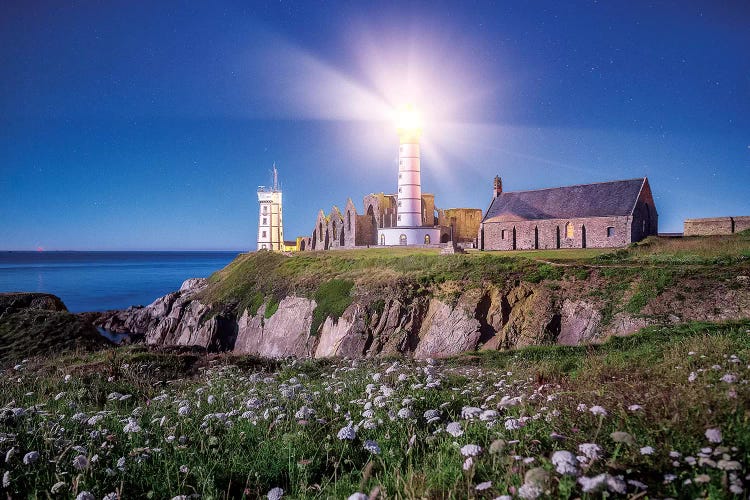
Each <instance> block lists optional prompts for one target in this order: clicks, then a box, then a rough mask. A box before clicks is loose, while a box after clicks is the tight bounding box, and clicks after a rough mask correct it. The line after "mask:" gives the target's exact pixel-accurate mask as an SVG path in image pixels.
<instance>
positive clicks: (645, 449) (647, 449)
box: [641, 446, 654, 455]
mask: <svg viewBox="0 0 750 500" xmlns="http://www.w3.org/2000/svg"><path fill="white" fill-rule="evenodd" d="M653 454H654V449H653V448H652V447H651V446H643V447H642V448H641V455H653Z"/></svg>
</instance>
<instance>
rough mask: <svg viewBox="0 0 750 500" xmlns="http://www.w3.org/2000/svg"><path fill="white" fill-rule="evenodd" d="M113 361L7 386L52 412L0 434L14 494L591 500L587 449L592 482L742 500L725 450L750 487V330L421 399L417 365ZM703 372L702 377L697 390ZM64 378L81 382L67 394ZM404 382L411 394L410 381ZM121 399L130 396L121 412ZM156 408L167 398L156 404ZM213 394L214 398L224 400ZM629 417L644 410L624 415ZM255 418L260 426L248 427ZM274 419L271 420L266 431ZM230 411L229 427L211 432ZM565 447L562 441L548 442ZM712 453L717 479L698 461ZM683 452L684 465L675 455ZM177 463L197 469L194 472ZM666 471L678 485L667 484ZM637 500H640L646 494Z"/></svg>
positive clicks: (689, 336)
mask: <svg viewBox="0 0 750 500" xmlns="http://www.w3.org/2000/svg"><path fill="white" fill-rule="evenodd" d="M116 352H117V354H116V355H113V354H111V353H110V354H109V355H105V354H103V353H95V354H89V355H87V356H86V357H84V358H80V357H77V356H70V355H63V356H61V357H57V358H53V359H47V360H42V361H32V362H30V363H28V364H27V365H26V367H25V368H24V369H22V370H21V371H12V372H6V373H4V374H3V376H2V377H0V391H1V392H2V394H3V402H4V404H5V406H6V408H8V407H14V406H17V407H23V408H29V407H31V406H32V405H42V406H41V408H42V411H41V412H40V413H37V414H33V415H27V416H25V417H18V418H14V417H9V416H8V414H7V413H6V414H5V416H4V417H3V419H2V420H0V432H2V433H8V434H3V435H5V436H13V437H11V438H10V439H9V440H7V439H6V440H5V441H4V442H3V443H2V444H1V445H0V452H2V453H4V452H6V451H7V449H9V448H11V447H15V448H16V449H17V453H16V456H15V457H14V458H12V459H10V460H9V461H8V462H7V463H6V464H3V465H2V469H3V471H9V477H10V488H9V492H10V493H16V494H22V493H29V492H32V491H35V492H37V495H39V496H45V495H46V493H45V492H48V491H49V490H50V488H51V486H52V485H53V484H54V483H56V482H57V481H62V482H63V483H64V485H63V486H62V490H61V491H62V492H63V493H64V494H65V495H69V494H70V493H71V492H72V493H73V495H75V493H77V492H79V491H82V490H89V491H92V492H94V493H96V496H97V497H101V496H103V495H104V494H106V493H108V492H110V491H120V492H121V494H123V495H124V496H125V497H128V498H136V497H144V496H146V495H152V496H153V498H171V497H172V496H174V495H178V494H191V493H198V494H200V495H202V496H203V498H225V497H226V496H230V497H240V496H242V495H243V493H244V494H245V495H247V497H249V498H255V497H256V496H259V495H264V494H265V492H266V491H268V490H269V489H270V488H272V487H277V486H278V487H282V488H283V489H284V490H286V492H287V495H288V497H290V498H346V497H347V496H348V495H350V494H351V493H353V492H355V491H363V492H365V493H368V492H370V491H372V490H373V489H375V488H379V489H380V491H381V492H382V493H383V494H385V495H387V496H388V497H389V498H391V497H401V498H405V497H406V498H413V497H430V498H442V497H458V498H466V497H473V496H476V497H481V498H492V497H494V496H496V495H499V494H504V493H508V492H509V490H510V488H511V487H516V488H517V487H519V486H520V485H521V484H522V483H523V480H524V479H523V478H524V474H525V472H526V471H527V470H528V469H530V468H532V467H536V466H540V467H543V468H544V469H546V470H547V471H550V472H551V475H552V476H553V481H552V482H551V485H550V493H551V495H552V496H553V497H561V498H567V497H571V498H572V497H575V496H579V495H581V490H580V486H579V485H577V484H576V482H575V479H574V478H571V477H566V476H562V475H559V474H557V473H555V472H554V467H553V465H552V464H551V463H550V456H551V454H552V453H553V451H555V450H569V451H572V452H573V453H574V454H576V453H578V452H577V447H578V445H579V444H581V443H596V444H598V445H599V446H601V448H602V450H601V455H602V458H601V459H599V460H597V461H595V462H594V463H593V464H592V465H591V466H589V467H585V468H584V469H585V470H582V471H581V472H582V473H583V474H585V475H587V476H589V477H591V476H593V475H595V474H599V473H602V472H608V473H610V474H612V475H623V476H624V477H625V478H626V479H634V480H637V481H640V482H643V483H645V484H647V485H648V488H649V494H650V495H652V496H653V495H657V496H659V495H662V496H663V495H666V496H685V497H691V498H692V497H697V496H705V495H710V496H711V498H730V497H732V495H731V494H730V492H729V490H728V487H729V485H730V480H731V476H730V475H729V473H727V472H725V471H723V470H720V469H718V468H717V467H716V462H718V460H720V459H722V453H725V454H726V455H728V456H729V458H731V460H734V461H738V462H739V466H740V468H741V469H740V470H739V471H737V473H738V474H739V475H740V477H744V476H745V475H746V474H747V473H748V468H747V464H748V461H749V460H750V417H749V416H748V413H747V408H750V384H748V383H747V382H748V380H749V379H750V322H748V321H744V322H737V323H731V324H726V325H705V324H688V325H682V326H677V327H670V328H651V329H647V330H645V331H643V332H641V333H639V334H636V335H633V336H630V337H626V338H613V339H610V340H609V341H607V342H606V343H604V344H601V345H598V346H588V347H534V348H526V349H522V350H518V351H510V352H503V353H498V352H487V353H482V354H480V355H466V356H460V357H457V358H454V359H449V360H444V361H441V362H438V363H437V364H436V365H435V366H434V367H433V368H431V369H429V370H427V371H428V372H429V373H431V377H432V379H433V380H434V379H439V380H440V381H441V384H440V385H439V386H438V387H434V388H431V389H428V388H426V387H425V386H424V383H425V382H427V381H429V379H428V378H426V376H425V371H424V368H425V365H424V364H423V363H419V364H417V363H412V362H409V361H407V360H402V361H401V363H402V364H401V365H400V366H399V367H398V368H396V369H395V371H392V372H388V371H386V368H387V367H388V366H390V365H391V362H390V361H388V362H385V363H383V362H382V361H375V360H371V361H360V362H356V363H351V362H346V361H340V360H339V361H333V360H317V361H305V362H301V363H300V362H297V363H294V362H282V363H278V362H263V361H259V360H254V359H252V358H239V357H232V356H216V357H214V358H210V359H209V358H204V357H198V356H194V355H174V354H158V353H148V352H144V351H143V350H142V348H137V347H135V348H133V347H131V348H124V349H120V350H118V351H116ZM733 356H734V357H733ZM691 372H693V373H696V374H697V380H695V381H694V382H692V383H691V382H688V378H689V375H690V374H691ZM253 373H261V376H260V377H254V376H252V374H253ZM375 373H379V374H380V377H381V378H380V380H379V381H378V382H377V383H376V385H375V386H374V387H375V392H374V393H373V394H372V395H370V396H368V395H367V391H366V386H367V384H371V383H373V375H374V374H375ZM727 373H731V374H733V375H735V376H736V377H737V380H736V381H735V383H727V382H722V381H721V380H720V379H721V378H722V377H723V376H724V375H725V374H727ZM66 374H70V375H72V378H71V380H70V381H68V382H65V381H64V376H65V375H66ZM401 374H403V375H405V377H406V379H405V380H404V381H399V380H398V376H399V375H401ZM268 377H270V378H268ZM417 383H418V384H422V385H414V384H417ZM499 383H500V384H499ZM381 384H382V385H386V386H389V387H392V388H393V389H394V390H395V393H394V394H393V395H391V396H389V397H386V398H385V401H386V402H385V406H384V407H382V408H381V407H378V406H375V407H374V418H375V419H376V420H378V419H380V424H379V425H378V426H377V427H376V428H375V429H371V430H367V429H365V428H364V427H361V428H360V429H359V430H358V431H357V437H356V439H355V440H354V441H341V440H339V439H337V437H336V434H337V432H338V431H339V429H340V428H341V427H343V426H344V425H345V424H346V418H345V415H346V413H347V412H349V413H350V414H351V416H352V418H353V420H354V422H355V423H357V422H360V421H362V420H363V418H362V417H361V414H362V412H363V403H364V402H365V401H366V400H368V401H373V397H374V396H375V395H377V394H379V393H380V391H379V389H378V388H379V387H380V386H381ZM292 386H294V387H293V390H291V391H290V389H291V388H292ZM115 391H116V392H118V393H121V394H129V395H132V397H130V398H129V399H124V400H122V401H118V400H112V399H108V397H107V396H108V395H109V394H110V393H112V392H115ZM160 394H166V396H165V398H164V399H163V400H158V398H157V399H155V398H156V397H157V396H159V395H160ZM55 395H59V396H58V397H55ZM505 395H507V396H511V397H516V396H520V397H521V398H522V399H521V401H520V403H519V404H517V405H514V406H509V407H507V408H506V409H505V410H501V411H500V415H499V417H498V422H497V423H496V424H495V425H492V426H489V425H487V423H486V422H483V421H480V420H474V421H467V420H462V418H461V409H462V407H464V406H483V407H485V408H490V409H491V408H496V407H497V403H498V402H499V401H500V399H501V398H502V396H505ZM209 396H212V397H214V398H216V399H215V401H214V402H213V403H209V402H208V398H209ZM252 398H257V399H258V400H260V407H259V408H253V406H252V404H248V403H247V402H248V401H250V400H251V399H252ZM404 398H408V399H411V401H412V402H411V403H410V404H407V406H408V407H409V408H410V409H411V411H412V413H413V415H414V416H413V417H409V418H404V419H402V418H397V419H395V420H393V421H392V420H391V419H390V418H389V417H388V415H387V412H388V411H389V410H390V411H393V412H397V411H398V410H399V409H400V408H402V407H403V406H404V403H403V400H404ZM488 398H489V399H488ZM185 402H188V403H189V405H190V407H191V412H190V415H188V416H180V415H178V408H179V407H180V406H184V405H185ZM580 404H584V405H586V407H591V406H592V405H600V406H602V407H604V408H605V409H606V411H607V416H605V417H597V416H595V415H592V414H591V413H590V412H589V411H580V410H578V409H577V408H578V405H580ZM632 404H639V405H641V406H642V409H641V410H637V411H634V410H628V406H630V405H632ZM303 406H306V407H309V408H312V409H314V410H315V412H316V414H315V416H314V417H308V418H307V421H308V423H307V424H305V425H303V424H301V423H299V422H298V420H299V418H297V417H295V413H296V412H297V411H298V410H299V409H300V408H301V407H303ZM337 406H338V407H339V408H337ZM248 408H253V409H252V412H253V415H252V416H249V418H242V416H241V415H242V413H243V412H246V411H248ZM438 408H439V409H440V410H441V416H440V420H439V422H435V423H432V424H428V423H426V421H425V419H424V418H423V417H422V414H423V412H424V411H426V410H427V409H438ZM102 411H104V413H101V414H102V416H103V418H102V420H101V421H100V422H98V423H96V424H93V425H89V424H86V423H78V422H77V421H75V420H74V419H73V415H74V414H77V413H78V414H81V413H82V414H84V415H85V416H86V418H88V417H91V416H93V415H95V414H97V413H98V412H102ZM266 411H268V415H269V418H268V419H264V418H263V415H264V413H265V412H266ZM217 412H219V413H221V414H222V415H223V416H221V417H211V415H214V414H216V413H217ZM227 415H229V416H227ZM537 415H538V416H539V418H537V417H536V416H537ZM524 416H525V417H532V418H531V419H530V420H528V421H527V422H526V424H525V426H523V427H522V428H520V429H516V430H507V429H506V426H505V425H504V422H505V421H507V420H508V419H510V418H514V419H518V418H521V417H524ZM128 418H134V419H135V420H134V421H135V422H136V423H137V424H138V427H140V430H139V431H138V432H136V433H132V434H126V433H125V432H124V424H125V423H126V422H127V419H128ZM162 419H163V420H162ZM316 419H323V420H319V421H318V420H316ZM451 421H459V422H461V424H462V427H463V429H464V432H465V433H464V435H463V436H459V437H452V436H450V435H448V434H447V433H445V432H437V433H436V432H435V431H436V430H439V429H442V428H444V427H445V425H446V424H447V423H448V422H451ZM227 422H229V424H228V423H227ZM230 424H231V425H230ZM61 427H62V428H64V429H65V430H62V429H61ZM708 428H720V429H721V432H722V434H723V441H722V443H721V445H715V444H711V443H709V442H708V441H707V439H706V437H705V436H704V432H705V430H706V429H708ZM92 431H95V432H94V433H92ZM614 431H625V432H628V433H629V434H630V435H631V436H632V437H633V439H634V440H635V444H634V445H625V444H618V443H615V442H614V441H613V440H612V438H611V437H610V434H611V433H612V432H614ZM97 432H100V433H99V434H97ZM552 432H556V433H558V434H562V435H564V436H566V438H565V439H562V440H558V439H552V438H551V437H550V436H551V433H552ZM105 436H106V437H105ZM169 436H175V437H176V438H177V439H176V440H175V441H170V440H169V439H167V438H168V437H169ZM181 436H183V440H182V442H180V439H179V438H180V437H181ZM412 436H414V441H413V444H412V445H409V441H410V438H411V437H412ZM365 440H374V441H376V442H377V443H378V444H379V446H380V448H381V453H380V454H379V455H377V456H372V455H370V454H369V453H367V452H366V451H365V450H364V449H363V443H364V441H365ZM498 440H502V442H503V443H504V446H503V448H502V450H500V451H498V452H497V453H492V452H490V448H491V443H493V442H496V445H495V451H497V448H498V445H500V444H501V443H500V442H499V441H498ZM103 442H104V443H107V446H106V447H102V443H103ZM469 443H471V444H477V445H479V446H481V447H482V448H483V450H484V451H483V453H482V454H481V455H480V456H479V457H477V458H476V460H475V465H474V466H473V467H472V468H471V469H470V470H468V471H464V470H463V469H462V463H463V460H464V458H463V457H462V456H461V454H460V452H459V448H460V447H461V446H464V445H465V444H469ZM73 446H82V447H84V448H79V449H78V451H76V450H75V449H73V448H71V447H73ZM645 446H651V447H653V448H654V453H653V455H643V454H641V452H640V451H639V450H640V448H641V447H645ZM707 446H708V447H711V452H709V453H708V455H709V456H710V457H712V460H713V461H714V464H715V465H714V466H711V465H704V466H697V465H696V466H691V465H689V463H687V462H686V461H685V457H687V456H693V457H698V455H697V454H698V453H700V449H701V448H704V447H707ZM717 446H725V448H724V449H721V450H719V449H718V448H717ZM714 449H716V450H718V456H717V455H715V454H714V453H713V452H714ZM31 450H36V451H38V452H39V453H40V455H41V457H40V459H39V461H38V462H36V463H35V464H34V465H33V466H28V465H24V464H23V463H22V461H21V457H23V455H24V454H25V453H26V452H28V451H31ZM81 450H82V451H81ZM670 451H678V452H680V453H681V457H680V458H678V459H673V458H670V457H669V452H670ZM79 454H83V455H84V456H86V457H87V458H91V457H92V456H93V455H94V454H98V456H99V460H98V462H97V463H95V464H93V465H92V466H90V467H88V468H85V469H83V470H76V469H75V468H74V466H73V458H74V457H75V456H76V455H79ZM120 457H125V458H124V463H125V467H124V470H122V471H121V470H119V469H118V468H117V465H116V464H117V460H118V459H119V458H120ZM514 457H520V458H519V459H516V458H514ZM522 458H528V459H532V458H533V462H531V463H529V464H526V463H524V461H523V460H520V459H522ZM675 460H676V462H677V463H678V465H674V464H673V461H675ZM181 466H185V467H186V470H187V472H180V467H181ZM107 468H110V469H111V470H112V474H111V475H110V474H109V473H108V472H107ZM1 472H2V471H0V473H1ZM666 473H669V474H674V475H675V476H676V479H675V480H674V481H673V482H671V483H669V484H665V483H664V481H663V479H664V474H666ZM700 474H706V478H705V479H706V480H707V482H706V483H700V484H698V483H693V484H690V485H684V484H683V481H685V480H686V479H691V480H694V479H695V478H696V477H699V475H700ZM483 481H492V483H493V485H492V487H491V488H490V489H489V490H487V491H485V492H483V493H479V492H477V491H476V490H474V485H476V484H478V483H480V482H483ZM629 492H631V493H636V490H635V487H633V486H630V487H629ZM584 497H585V495H584Z"/></svg>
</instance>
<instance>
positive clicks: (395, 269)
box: [202, 231, 750, 317]
mask: <svg viewBox="0 0 750 500" xmlns="http://www.w3.org/2000/svg"><path fill="white" fill-rule="evenodd" d="M748 275H750V231H745V232H743V233H740V234H737V235H732V236H721V237H712V238H680V239H671V238H654V237H652V238H648V239H646V240H644V241H643V242H641V243H638V244H634V245H631V246H630V247H628V248H623V249H614V250H613V249H576V250H540V251H517V252H478V251H471V252H469V253H468V254H464V255H461V254H457V255H440V254H439V251H438V250H435V249H411V248H387V249H383V248H372V249H367V250H342V251H327V252H306V253H301V254H294V255H291V256H285V255H281V254H277V253H271V252H256V253H249V254H243V255H240V256H239V257H237V258H236V259H235V260H234V261H233V262H232V263H230V264H229V265H228V266H227V267H226V268H224V269H223V270H221V271H219V272H217V273H215V274H214V275H213V276H211V278H210V286H209V288H208V289H207V290H206V292H205V293H204V294H203V297H202V299H203V300H204V301H206V302H209V303H212V304H223V305H228V306H229V307H231V308H235V309H237V310H238V311H242V310H244V309H245V308H248V309H249V310H250V312H251V313H255V311H257V309H258V308H259V307H260V305H261V304H263V303H264V302H266V303H267V304H268V306H267V308H266V314H267V316H270V314H272V313H273V312H274V311H275V310H276V309H275V307H276V306H278V301H279V300H281V299H282V298H283V297H285V296H287V295H302V296H307V297H310V298H315V299H316V301H318V302H319V303H320V302H321V301H322V302H323V304H321V306H320V310H319V311H317V313H318V316H320V317H324V316H326V315H331V316H333V317H337V316H340V315H341V313H343V310H344V309H345V308H346V306H347V305H348V304H349V303H351V301H352V300H353V299H354V298H355V297H358V298H363V299H364V301H365V302H367V301H368V300H374V301H377V300H380V298H381V297H382V294H383V292H384V291H386V292H388V290H390V291H391V292H393V291H394V290H398V291H399V292H400V293H404V294H405V295H406V296H407V297H409V296H417V295H430V296H436V297H438V298H441V299H445V300H447V301H449V302H450V301H453V300H455V299H456V298H457V297H458V295H460V293H462V292H463V291H465V290H467V289H471V288H475V287H480V286H483V285H488V284H490V285H494V286H498V287H500V288H503V287H507V286H510V285H514V284H518V283H523V282H527V283H534V284H537V283H540V282H546V283H547V286H548V287H549V288H550V289H552V290H553V291H555V290H558V289H561V292H560V293H565V291H566V290H571V289H577V290H579V291H580V290H581V289H583V290H587V292H588V293H589V295H590V297H591V298H592V299H594V300H598V301H599V302H600V303H601V304H602V308H603V314H604V315H605V317H611V316H613V315H614V314H615V313H616V312H618V311H626V312H628V313H631V314H639V313H641V311H642V310H643V308H644V307H645V306H646V305H647V303H648V302H649V301H650V300H652V299H654V298H656V297H657V296H659V295H660V294H661V293H662V292H664V291H665V290H666V289H668V288H669V287H670V286H672V285H674V284H675V283H679V284H680V286H682V287H683V288H684V289H683V290H682V292H684V293H685V294H701V293H702V292H704V291H705V290H707V289H711V288H712V287H714V286H715V285H716V284H717V283H729V284H728V285H727V286H729V287H736V286H743V285H742V283H739V282H733V281H732V280H734V279H735V278H736V277H737V276H748ZM682 292H681V293H682ZM678 299H679V296H678Z"/></svg>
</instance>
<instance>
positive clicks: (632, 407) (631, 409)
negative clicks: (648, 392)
mask: <svg viewBox="0 0 750 500" xmlns="http://www.w3.org/2000/svg"><path fill="white" fill-rule="evenodd" d="M642 409H643V406H641V405H630V406H628V410H630V411H640V410H642Z"/></svg>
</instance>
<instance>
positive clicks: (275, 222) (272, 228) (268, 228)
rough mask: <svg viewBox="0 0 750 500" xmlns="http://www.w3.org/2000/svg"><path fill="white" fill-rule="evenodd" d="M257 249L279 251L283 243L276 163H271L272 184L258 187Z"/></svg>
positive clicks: (279, 190) (279, 189)
mask: <svg viewBox="0 0 750 500" xmlns="http://www.w3.org/2000/svg"><path fill="white" fill-rule="evenodd" d="M258 204H259V205H260V208H259V211H258V212H259V213H258V247H257V249H258V250H273V251H276V252H280V251H281V250H283V245H284V224H283V220H282V210H281V188H280V187H279V176H278V172H277V171H276V164H274V165H273V186H272V187H266V186H259V187H258Z"/></svg>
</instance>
